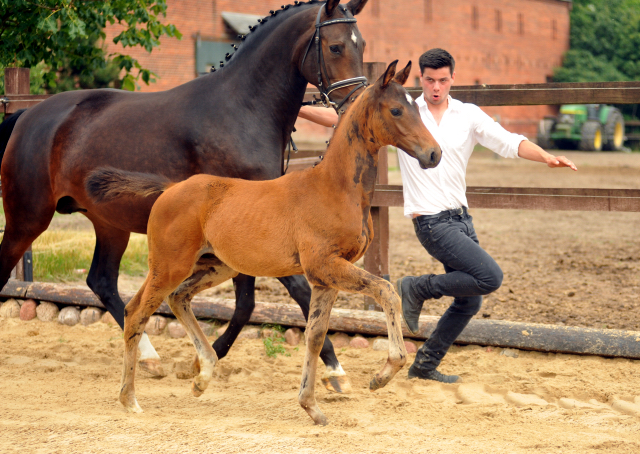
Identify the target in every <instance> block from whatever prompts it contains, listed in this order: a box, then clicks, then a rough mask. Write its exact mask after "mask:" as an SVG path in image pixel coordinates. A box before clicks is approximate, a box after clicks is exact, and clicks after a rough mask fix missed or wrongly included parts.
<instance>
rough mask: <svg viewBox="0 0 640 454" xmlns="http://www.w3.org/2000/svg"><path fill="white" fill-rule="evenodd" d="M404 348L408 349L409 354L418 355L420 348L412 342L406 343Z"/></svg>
mask: <svg viewBox="0 0 640 454" xmlns="http://www.w3.org/2000/svg"><path fill="white" fill-rule="evenodd" d="M404 348H406V349H407V353H416V352H417V351H418V347H416V344H414V343H413V342H411V341H404Z"/></svg>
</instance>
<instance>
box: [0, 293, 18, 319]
mask: <svg viewBox="0 0 640 454" xmlns="http://www.w3.org/2000/svg"><path fill="white" fill-rule="evenodd" d="M0 317H2V318H18V317H20V304H19V303H18V302H17V301H16V300H14V299H13V298H11V299H10V300H7V301H5V303H4V304H3V305H2V307H0Z"/></svg>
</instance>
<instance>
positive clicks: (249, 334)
mask: <svg viewBox="0 0 640 454" xmlns="http://www.w3.org/2000/svg"><path fill="white" fill-rule="evenodd" d="M240 339H260V330H259V329H258V328H256V327H253V326H251V327H245V328H243V329H242V331H240V334H238V340H240Z"/></svg>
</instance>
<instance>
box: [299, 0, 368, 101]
mask: <svg viewBox="0 0 640 454" xmlns="http://www.w3.org/2000/svg"><path fill="white" fill-rule="evenodd" d="M366 3H367V0H350V1H349V3H347V4H346V5H340V0H327V2H326V3H320V4H319V5H318V6H317V7H314V8H312V9H311V10H310V11H309V14H310V15H311V17H312V19H313V20H312V21H311V27H309V28H308V29H307V31H306V32H304V33H303V34H301V35H300V37H299V38H298V40H297V42H296V44H295V48H296V51H295V55H296V59H297V62H298V69H299V71H300V72H301V73H302V75H303V76H304V77H305V79H307V80H308V81H309V82H311V83H312V84H314V85H315V86H317V87H318V88H319V89H320V92H321V94H322V98H323V102H326V103H330V104H331V105H332V106H333V107H334V108H336V110H341V109H342V110H344V109H346V106H348V105H349V103H350V98H351V97H352V96H351V95H353V94H355V93H356V92H357V91H358V90H359V89H361V88H364V86H365V85H364V84H365V83H366V78H364V75H363V65H362V55H363V52H364V47H365V41H364V39H362V35H361V34H360V31H359V30H358V27H357V25H356V19H355V17H354V16H356V15H357V14H358V13H360V11H362V9H363V8H364V6H365V4H366Z"/></svg>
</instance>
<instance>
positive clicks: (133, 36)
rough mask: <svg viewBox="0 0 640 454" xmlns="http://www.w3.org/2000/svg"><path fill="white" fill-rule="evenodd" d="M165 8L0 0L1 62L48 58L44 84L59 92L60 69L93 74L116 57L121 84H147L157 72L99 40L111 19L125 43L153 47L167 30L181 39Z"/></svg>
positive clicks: (126, 1) (161, 0)
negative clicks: (107, 48)
mask: <svg viewBox="0 0 640 454" xmlns="http://www.w3.org/2000/svg"><path fill="white" fill-rule="evenodd" d="M166 10H167V4H166V0H110V1H109V0H106V1H105V0H31V1H29V0H0V67H7V66H23V67H31V68H33V67H35V66H36V65H38V64H42V63H44V65H45V66H46V68H47V70H46V71H45V72H44V73H43V80H44V83H45V85H47V86H48V87H49V88H53V91H58V90H55V87H56V86H57V82H56V80H57V79H58V78H59V77H60V75H61V74H64V73H65V72H69V71H71V72H72V73H73V74H74V77H76V76H77V77H81V76H90V75H91V74H94V73H96V72H98V73H99V72H101V71H105V70H108V66H109V64H110V62H112V65H115V67H116V68H117V71H118V73H122V74H123V77H122V80H121V85H122V88H124V89H127V90H135V86H136V81H139V80H142V81H143V82H144V83H146V84H148V83H149V82H150V81H151V80H152V76H154V74H153V73H152V72H151V71H150V70H148V69H146V68H143V67H142V66H141V65H140V63H139V62H138V61H137V60H136V59H134V58H132V57H131V56H128V55H124V54H122V53H115V54H112V55H107V53H106V52H105V50H104V49H103V47H101V46H99V45H96V43H100V42H104V40H105V39H106V35H105V32H104V28H105V27H106V26H107V23H110V24H120V25H121V26H122V31H121V32H120V33H119V34H118V35H117V36H116V37H115V38H114V39H113V42H114V43H116V44H117V43H120V44H121V45H122V46H123V47H125V48H126V47H135V46H141V47H143V48H145V49H146V50H147V51H148V52H151V51H152V49H153V48H154V47H156V46H158V45H159V44H160V38H161V37H162V36H163V35H166V36H169V37H177V38H181V36H182V35H181V34H180V32H179V31H178V30H177V29H176V28H175V26H173V25H171V24H166V25H165V24H162V23H161V22H160V19H159V18H158V17H159V16H162V17H165V16H166ZM112 71H113V70H112ZM134 71H137V72H136V73H135V74H133V72H134Z"/></svg>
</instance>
